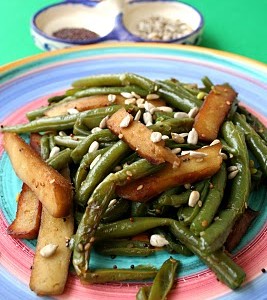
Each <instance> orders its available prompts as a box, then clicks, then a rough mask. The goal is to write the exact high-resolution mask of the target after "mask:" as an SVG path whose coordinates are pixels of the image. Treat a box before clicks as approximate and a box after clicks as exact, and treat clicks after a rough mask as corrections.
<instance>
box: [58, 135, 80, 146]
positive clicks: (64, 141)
mask: <svg viewBox="0 0 267 300" xmlns="http://www.w3.org/2000/svg"><path fill="white" fill-rule="evenodd" d="M54 141H55V145H57V146H61V147H66V148H71V149H75V148H76V147H77V146H78V145H79V143H80V141H81V139H78V138H75V137H72V136H59V135H56V136H55V137H54Z"/></svg>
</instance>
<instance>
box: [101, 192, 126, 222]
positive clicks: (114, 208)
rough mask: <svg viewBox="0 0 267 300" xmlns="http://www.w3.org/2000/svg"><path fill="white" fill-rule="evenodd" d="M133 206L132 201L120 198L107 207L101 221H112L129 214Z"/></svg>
mask: <svg viewBox="0 0 267 300" xmlns="http://www.w3.org/2000/svg"><path fill="white" fill-rule="evenodd" d="M130 208H131V204H130V201H128V200H126V199H123V198H119V199H118V200H116V202H115V203H114V204H112V205H110V206H108V208H107V209H106V211H105V213H104V215H103V218H102V219H101V223H111V222H114V221H117V220H119V219H120V218H124V217H126V216H127V214H128V213H129V211H130Z"/></svg>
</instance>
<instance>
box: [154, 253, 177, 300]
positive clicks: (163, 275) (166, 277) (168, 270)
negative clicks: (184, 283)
mask: <svg viewBox="0 0 267 300" xmlns="http://www.w3.org/2000/svg"><path fill="white" fill-rule="evenodd" d="M178 265H179V261H177V260H176V259H174V258H172V257H171V258H169V259H167V260H166V261H165V262H164V263H163V264H162V266H161V267H160V269H159V271H158V273H157V275H156V277H155V278H154V280H153V283H152V286H151V288H150V292H149V297H148V300H165V299H166V297H167V295H168V294H169V292H170V290H171V288H172V286H173V284H174V280H175V278H176V272H177V268H178Z"/></svg>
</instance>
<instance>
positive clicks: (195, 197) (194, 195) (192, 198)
mask: <svg viewBox="0 0 267 300" xmlns="http://www.w3.org/2000/svg"><path fill="white" fill-rule="evenodd" d="M199 198H200V194H199V192H198V191H192V192H191V193H190V196H189V200H188V206H190V207H195V206H196V204H197V202H198V200H199Z"/></svg>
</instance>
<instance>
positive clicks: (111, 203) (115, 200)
mask: <svg viewBox="0 0 267 300" xmlns="http://www.w3.org/2000/svg"><path fill="white" fill-rule="evenodd" d="M117 202H118V200H117V199H112V200H110V202H109V204H108V207H111V206H113V205H115V204H116V203H117Z"/></svg>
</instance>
